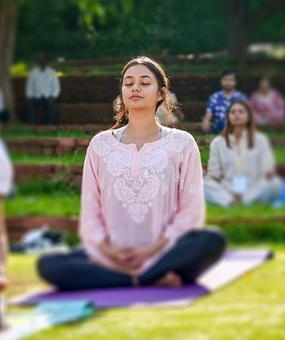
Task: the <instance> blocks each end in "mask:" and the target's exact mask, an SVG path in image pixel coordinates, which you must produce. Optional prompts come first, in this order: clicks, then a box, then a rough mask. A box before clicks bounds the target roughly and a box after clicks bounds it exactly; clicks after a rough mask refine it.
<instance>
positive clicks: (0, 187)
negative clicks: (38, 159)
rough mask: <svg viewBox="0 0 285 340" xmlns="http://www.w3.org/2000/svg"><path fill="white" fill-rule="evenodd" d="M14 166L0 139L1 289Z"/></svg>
mask: <svg viewBox="0 0 285 340" xmlns="http://www.w3.org/2000/svg"><path fill="white" fill-rule="evenodd" d="M12 178H13V168H12V164H11V162H10V159H9V156H8V153H7V150H6V147H5V145H4V143H3V142H2V141H1V139H0V291H1V290H3V289H4V288H5V287H6V284H7V280H6V276H5V262H6V254H7V240H6V228H5V219H4V197H5V196H6V195H7V194H9V193H10V191H11V184H12Z"/></svg>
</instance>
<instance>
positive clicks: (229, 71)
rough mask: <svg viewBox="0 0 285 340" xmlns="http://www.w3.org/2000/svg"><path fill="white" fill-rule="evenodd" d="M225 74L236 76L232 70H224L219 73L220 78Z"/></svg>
mask: <svg viewBox="0 0 285 340" xmlns="http://www.w3.org/2000/svg"><path fill="white" fill-rule="evenodd" d="M225 76H236V74H235V72H234V71H233V70H224V71H223V72H222V74H221V78H223V77H225Z"/></svg>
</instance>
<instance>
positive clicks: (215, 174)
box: [207, 137, 223, 180]
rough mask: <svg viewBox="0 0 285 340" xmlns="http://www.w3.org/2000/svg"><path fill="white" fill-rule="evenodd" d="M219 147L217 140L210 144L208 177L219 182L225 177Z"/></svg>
mask: <svg viewBox="0 0 285 340" xmlns="http://www.w3.org/2000/svg"><path fill="white" fill-rule="evenodd" d="M218 138H219V137H218ZM218 146H219V145H218V139H216V138H215V139H214V140H213V141H212V142H211V144H210V155H209V161H208V169H207V174H208V176H209V177H211V178H213V179H217V180H219V179H222V176H223V172H222V165H221V161H220V156H219V148H218Z"/></svg>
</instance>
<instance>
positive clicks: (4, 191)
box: [0, 140, 14, 196]
mask: <svg viewBox="0 0 285 340" xmlns="http://www.w3.org/2000/svg"><path fill="white" fill-rule="evenodd" d="M13 176H14V171H13V166H12V163H11V161H10V158H9V155H8V152H7V149H6V147H5V145H4V143H3V142H2V141H1V140H0V196H6V195H8V194H9V193H10V192H11V189H12V184H13Z"/></svg>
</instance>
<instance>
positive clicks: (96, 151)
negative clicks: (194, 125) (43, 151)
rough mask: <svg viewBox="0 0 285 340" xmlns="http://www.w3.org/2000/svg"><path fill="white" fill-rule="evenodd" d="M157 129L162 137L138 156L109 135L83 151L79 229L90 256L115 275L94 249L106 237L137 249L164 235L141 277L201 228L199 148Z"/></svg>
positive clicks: (173, 133)
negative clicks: (179, 241)
mask: <svg viewBox="0 0 285 340" xmlns="http://www.w3.org/2000/svg"><path fill="white" fill-rule="evenodd" d="M121 129H123V128H121ZM161 129H162V131H163V135H162V137H161V138H160V139H159V140H156V141H154V142H151V143H145V144H144V146H143V147H142V148H141V149H140V150H139V151H138V150H137V147H136V145H135V144H123V143H121V142H120V141H118V140H117V139H116V137H115V136H114V134H113V133H112V131H111V130H109V131H104V132H101V133H99V134H97V135H96V136H95V137H93V139H92V140H91V142H90V144H89V146H88V149H87V153H86V158H85V162H84V168H83V179H82V196H81V216H80V228H79V230H80V236H81V239H82V243H83V247H84V248H85V250H86V252H87V254H88V255H89V257H90V258H92V259H93V260H94V261H95V262H97V263H99V264H101V265H104V266H107V267H108V268H111V269H115V270H116V268H115V266H114V264H113V263H112V262H111V261H110V260H109V259H108V258H107V257H106V256H105V255H104V254H102V253H101V252H100V250H99V249H98V244H99V243H100V242H101V241H102V240H103V239H104V238H105V237H109V239H110V241H111V243H112V244H114V245H115V246H118V247H127V246H132V247H140V246H150V245H152V244H154V243H155V242H157V241H158V239H159V238H160V236H161V235H162V234H163V235H164V236H166V237H167V238H168V239H169V242H168V244H167V246H166V247H165V248H164V249H162V250H161V251H160V252H159V253H157V254H156V255H155V256H153V257H151V258H150V259H148V260H147V261H146V262H145V263H144V265H143V266H142V268H141V269H140V273H143V272H144V271H146V270H147V269H148V268H149V267H150V266H151V265H153V264H154V263H155V262H156V261H157V260H158V259H159V258H160V257H161V256H162V255H163V254H164V253H165V252H166V251H167V250H169V249H170V247H172V246H173V245H174V244H175V241H176V240H177V239H178V238H179V237H180V236H182V235H183V234H185V233H186V232H188V231H190V230H192V229H198V228H202V227H203V225H204V215H205V206H204V191H203V177H202V166H201V160H200V153H199V149H198V146H197V144H196V142H195V140H194V138H193V137H192V136H191V135H190V134H189V133H188V132H185V131H181V130H178V129H169V128H166V127H161ZM119 130H120V129H118V130H116V132H119ZM189 251H191V249H189Z"/></svg>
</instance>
